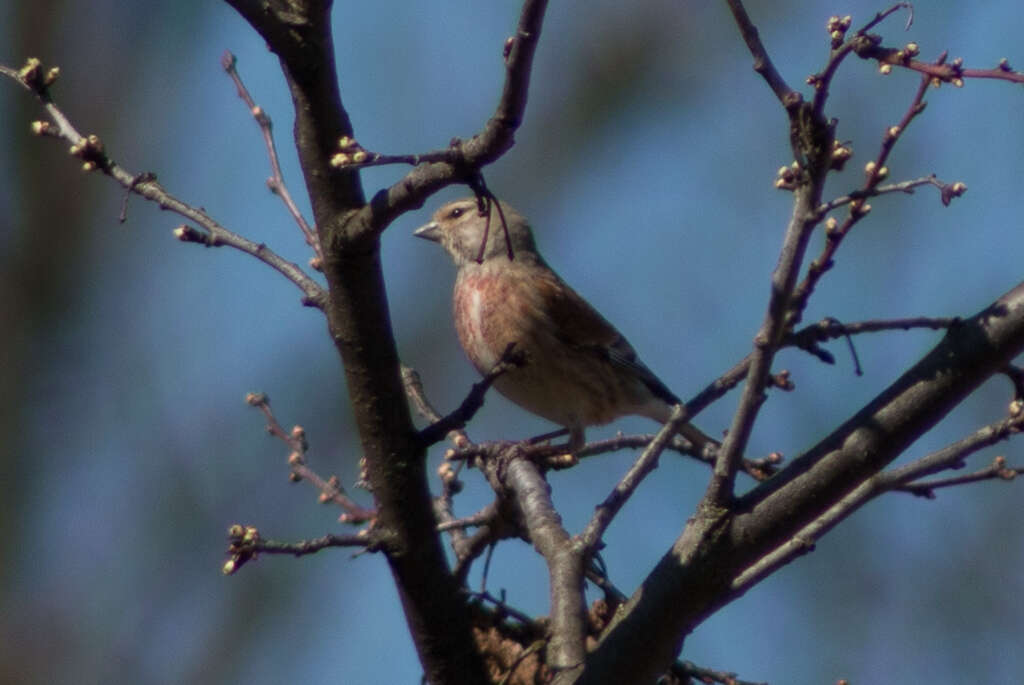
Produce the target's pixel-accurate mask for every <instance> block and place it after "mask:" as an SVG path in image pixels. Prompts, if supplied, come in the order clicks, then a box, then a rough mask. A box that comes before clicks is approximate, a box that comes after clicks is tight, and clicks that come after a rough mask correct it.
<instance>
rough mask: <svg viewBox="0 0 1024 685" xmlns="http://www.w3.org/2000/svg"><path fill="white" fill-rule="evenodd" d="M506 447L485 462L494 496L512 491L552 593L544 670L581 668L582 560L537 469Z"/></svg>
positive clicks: (516, 450) (520, 451)
mask: <svg viewBox="0 0 1024 685" xmlns="http://www.w3.org/2000/svg"><path fill="white" fill-rule="evenodd" d="M524 457H525V454H524V452H523V448H522V447H521V446H519V445H510V446H509V448H508V450H507V451H506V452H505V453H504V454H503V458H501V459H492V460H488V461H486V462H485V465H484V468H485V469H486V472H487V477H488V480H490V481H491V482H492V485H493V486H494V487H495V489H496V490H499V491H501V490H503V489H507V490H508V491H510V492H511V493H512V495H513V497H514V499H515V501H516V504H517V505H518V507H519V511H520V512H521V514H522V518H523V522H524V524H525V526H526V529H527V532H528V534H529V536H530V541H531V542H532V543H533V546H534V547H535V548H536V549H537V551H538V552H540V554H541V556H543V557H544V560H545V561H546V562H547V566H548V576H549V578H550V591H551V643H550V645H549V646H548V664H549V665H550V666H552V667H553V668H556V669H570V668H575V667H577V666H579V665H580V664H581V663H582V662H583V657H584V653H585V651H584V636H585V631H584V625H585V615H586V612H585V609H584V600H583V556H582V554H580V553H579V550H577V548H576V545H574V544H573V541H572V539H571V538H570V536H569V534H568V533H567V532H566V530H565V528H564V527H563V526H562V518H561V516H559V515H558V512H557V511H556V510H555V508H554V505H553V504H552V502H551V493H550V488H549V487H548V484H547V482H546V481H545V480H544V477H543V476H542V475H541V473H540V471H539V470H538V468H537V467H536V466H535V465H534V464H533V463H532V462H531V461H530V460H529V459H528V458H524Z"/></svg>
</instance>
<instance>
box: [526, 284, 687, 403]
mask: <svg viewBox="0 0 1024 685" xmlns="http://www.w3.org/2000/svg"><path fill="white" fill-rule="evenodd" d="M535 287H536V288H537V292H538V295H539V296H540V299H541V301H542V302H543V303H544V309H545V314H546V315H547V316H548V317H549V319H550V325H551V327H552V329H553V330H554V331H556V333H555V335H556V337H558V338H559V339H560V340H561V341H562V342H564V343H565V344H567V345H572V346H573V347H576V348H578V349H585V350H587V351H590V352H592V353H593V354H596V355H600V356H601V357H602V358H604V359H607V360H608V361H609V362H611V363H612V364H614V365H616V366H618V367H621V368H625V369H628V370H630V371H631V372H633V373H634V374H635V375H636V377H637V379H638V380H640V381H641V382H643V383H644V385H646V386H647V387H648V388H649V389H650V391H651V393H652V394H654V395H655V396H656V397H659V398H660V399H663V400H665V401H666V402H668V403H669V404H678V403H679V398H678V397H676V396H675V395H674V394H673V393H672V391H671V390H669V389H668V387H666V386H665V384H664V383H662V382H661V380H660V379H659V378H658V377H657V376H655V375H654V372H652V371H651V370H650V369H649V368H647V366H646V365H645V364H644V363H643V362H642V361H640V358H639V357H638V356H637V353H636V350H635V349H633V346H632V345H630V344H629V341H628V340H626V338H625V337H623V335H622V334H621V333H619V331H618V330H617V329H616V328H615V326H613V325H612V324H611V323H610V322H609V321H608V320H607V319H606V318H604V317H603V316H601V314H600V313H599V312H598V311H597V310H596V309H594V308H593V307H592V306H591V305H590V303H589V302H587V301H586V300H584V299H583V298H582V297H580V295H579V293H577V292H576V291H575V290H573V289H572V288H570V287H569V286H568V285H567V284H566V283H565V282H564V281H562V280H561V279H560V278H559V277H558V275H557V274H555V273H554V272H553V271H549V270H546V269H545V270H544V272H543V276H540V277H538V278H537V279H536V281H535Z"/></svg>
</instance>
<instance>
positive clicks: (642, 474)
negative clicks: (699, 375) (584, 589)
mask: <svg viewBox="0 0 1024 685" xmlns="http://www.w3.org/2000/svg"><path fill="white" fill-rule="evenodd" d="M687 420H689V416H688V415H687V414H686V410H685V409H684V408H683V406H682V405H676V406H675V408H674V409H673V410H672V415H671V418H669V420H668V423H666V424H665V425H664V426H663V427H662V429H661V430H660V431H658V435H657V436H656V437H655V438H654V440H652V441H651V443H650V444H649V445H648V446H647V447H646V449H644V451H643V452H642V453H641V454H640V456H639V457H638V458H637V459H636V461H635V462H633V465H632V466H631V467H630V469H629V470H628V471H627V472H626V474H625V475H624V476H623V477H622V479H621V480H620V481H619V482H618V483H617V484H616V485H615V487H614V488H613V489H612V491H611V492H610V493H609V494H608V496H607V497H606V498H605V499H604V501H603V502H601V504H599V505H597V507H596V509H595V511H594V515H593V517H592V518H591V519H590V523H589V524H587V527H586V529H585V530H584V531H583V533H582V534H581V535H580V536H579V537H580V541H581V542H582V543H583V546H584V548H585V550H586V552H585V553H586V554H587V555H588V556H589V555H591V554H593V553H594V552H596V551H597V549H598V545H600V543H601V538H602V537H603V536H604V533H605V531H606V530H607V529H608V526H609V525H611V522H612V519H614V518H615V515H616V514H618V513H619V510H620V509H622V507H623V505H624V504H625V503H626V502H627V501H628V500H629V498H630V497H631V496H632V495H633V493H634V492H636V489H637V488H638V487H639V486H640V483H641V482H643V479H644V478H646V477H647V475H648V474H649V473H650V472H651V471H653V470H654V469H655V468H656V467H657V466H658V458H659V457H660V456H661V453H662V451H664V449H665V447H667V446H668V443H669V441H670V440H671V438H672V436H673V434H675V432H676V431H677V430H678V429H679V427H680V426H682V425H683V424H684V423H686V422H687Z"/></svg>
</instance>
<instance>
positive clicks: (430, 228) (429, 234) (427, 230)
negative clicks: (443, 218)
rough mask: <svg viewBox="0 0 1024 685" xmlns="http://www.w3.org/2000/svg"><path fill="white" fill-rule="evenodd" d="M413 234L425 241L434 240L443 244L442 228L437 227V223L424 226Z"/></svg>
mask: <svg viewBox="0 0 1024 685" xmlns="http://www.w3.org/2000/svg"><path fill="white" fill-rule="evenodd" d="M412 234H413V235H414V236H416V237H417V238H423V239H424V240H433V241H434V242H435V243H439V242H441V227H440V226H438V225H437V222H436V221H431V222H430V223H429V224H423V225H422V226H420V227H419V228H417V229H416V230H415V231H413V232H412Z"/></svg>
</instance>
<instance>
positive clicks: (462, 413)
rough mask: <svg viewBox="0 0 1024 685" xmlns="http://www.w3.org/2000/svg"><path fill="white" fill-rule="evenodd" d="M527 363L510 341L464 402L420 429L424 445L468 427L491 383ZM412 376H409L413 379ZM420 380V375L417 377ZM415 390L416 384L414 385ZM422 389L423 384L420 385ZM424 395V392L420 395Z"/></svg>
mask: <svg viewBox="0 0 1024 685" xmlns="http://www.w3.org/2000/svg"><path fill="white" fill-rule="evenodd" d="M525 363H526V357H525V356H523V354H522V352H521V351H519V350H516V349H515V343H510V344H509V346H508V347H506V348H505V351H504V352H502V353H501V357H500V358H499V359H498V361H497V363H495V365H494V367H493V368H492V369H491V370H490V371H488V372H487V373H486V374H484V377H483V379H482V380H480V381H479V382H477V383H474V384H473V387H472V388H471V389H470V391H469V394H468V395H466V398H465V399H464V400H462V404H460V405H459V407H458V408H457V409H456V410H455V411H453V412H452V413H450V414H448V416H445V417H443V418H440V419H437V420H436V421H434V423H432V424H430V425H429V426H427V427H426V428H424V429H423V430H421V431H420V433H419V439H420V441H421V442H422V443H423V445H424V446H425V447H426V446H430V445H433V444H434V443H436V442H440V441H441V440H443V439H444V437H445V436H446V435H447V434H448V433H451V432H453V431H459V430H462V429H463V428H465V427H466V423H467V422H469V420H470V419H471V418H473V416H474V415H475V414H476V413H477V411H478V410H479V409H480V407H482V406H483V404H484V395H485V394H487V391H488V390H489V389H490V387H491V385H492V384H493V383H494V381H496V380H497V379H498V377H499V376H501V375H502V374H504V373H506V372H508V371H510V370H512V369H515V368H517V367H520V366H522V365H523V364H525ZM414 373H415V372H414ZM411 379H412V377H411V376H410V377H409V380H411ZM416 380H417V381H418V377H417V378H416ZM406 388H407V391H408V389H409V388H410V385H409V382H408V381H407V383H406ZM412 389H413V390H414V391H415V390H416V388H415V385H413V386H412ZM420 390H422V386H421V387H420ZM419 396H420V397H422V394H421V393H420V395H419Z"/></svg>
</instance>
